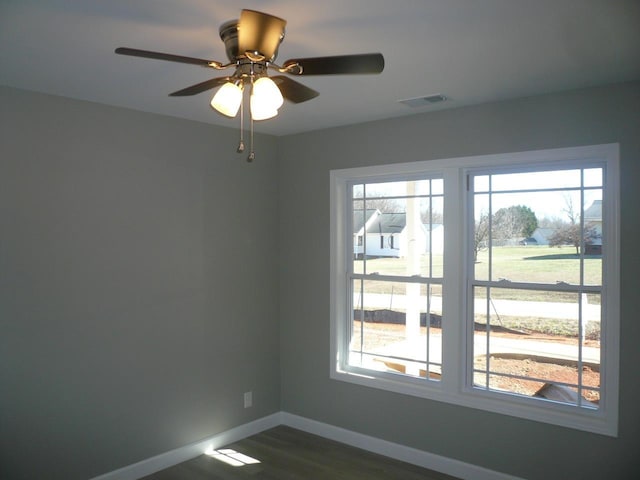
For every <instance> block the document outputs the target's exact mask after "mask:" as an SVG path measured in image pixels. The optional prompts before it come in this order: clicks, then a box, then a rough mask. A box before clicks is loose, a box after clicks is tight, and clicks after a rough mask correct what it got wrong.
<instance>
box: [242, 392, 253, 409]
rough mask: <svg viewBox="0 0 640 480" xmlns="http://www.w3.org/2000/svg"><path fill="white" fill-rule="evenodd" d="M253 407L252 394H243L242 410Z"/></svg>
mask: <svg viewBox="0 0 640 480" xmlns="http://www.w3.org/2000/svg"><path fill="white" fill-rule="evenodd" d="M252 406H253V392H244V408H249V407H252Z"/></svg>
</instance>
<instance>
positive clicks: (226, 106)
mask: <svg viewBox="0 0 640 480" xmlns="http://www.w3.org/2000/svg"><path fill="white" fill-rule="evenodd" d="M242 93H243V92H242V87H241V86H239V85H236V84H235V83H231V82H227V83H225V84H224V85H222V87H220V90H218V92H217V93H216V94H215V95H214V96H213V98H212V99H211V106H212V107H213V108H215V109H216V110H217V111H218V112H220V113H221V114H223V115H226V116H227V117H235V116H236V115H237V114H238V110H239V109H240V104H241V103H242Z"/></svg>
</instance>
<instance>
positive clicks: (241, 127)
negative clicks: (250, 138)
mask: <svg viewBox="0 0 640 480" xmlns="http://www.w3.org/2000/svg"><path fill="white" fill-rule="evenodd" d="M237 152H238V153H242V152H244V102H240V143H238V150H237Z"/></svg>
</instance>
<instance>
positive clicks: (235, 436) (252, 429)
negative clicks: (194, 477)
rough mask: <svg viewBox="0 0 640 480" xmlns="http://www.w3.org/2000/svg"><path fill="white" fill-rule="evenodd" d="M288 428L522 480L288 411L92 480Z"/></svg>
mask: <svg viewBox="0 0 640 480" xmlns="http://www.w3.org/2000/svg"><path fill="white" fill-rule="evenodd" d="M278 425H287V426H289V427H293V428H297V429H298V430H302V431H305V432H308V433H313V434H314V435H319V436H321V437H325V438H328V439H330V440H335V441H337V442H341V443H345V444H347V445H351V446H353V447H357V448H361V449H363V450H368V451H370V452H373V453H378V454H380V455H385V456H387V457H391V458H394V459H396V460H401V461H403V462H407V463H411V464H413V465H418V466H420V467H425V468H429V469H431V470H435V471H438V472H442V473H446V474H448V475H452V476H454V477H458V478H462V479H468V480H523V479H521V478H519V477H514V476H513V475H507V474H505V473H500V472H496V471H493V470H489V469H487V468H483V467H479V466H476V465H472V464H470V463H465V462H461V461H460V460H454V459H451V458H448V457H443V456H441V455H436V454H433V453H429V452H425V451H423V450H418V449H416V448H411V447H407V446H404V445H401V444H398V443H393V442H388V441H386V440H381V439H379V438H375V437H370V436H368V435H363V434H361V433H357V432H353V431H351V430H346V429H344V428H340V427H335V426H333V425H329V424H326V423H322V422H318V421H315V420H310V419H308V418H305V417H300V416H298V415H293V414H291V413H287V412H278V413H274V414H272V415H269V416H266V417H263V418H259V419H258V420H254V421H253V422H249V423H246V424H244V425H240V426H238V427H235V428H232V429H231V430H227V431H225V432H222V433H219V434H217V435H214V436H212V437H210V438H206V439H204V440H201V441H199V442H196V443H192V444H191V445H187V446H184V447H180V448H176V449H175V450H171V451H169V452H165V453H162V454H160V455H156V456H155V457H151V458H148V459H146V460H142V461H141V462H138V463H134V464H132V465H128V466H126V467H123V468H120V469H118V470H114V471H112V472H109V473H105V474H104V475H99V476H97V477H93V478H92V479H90V480H136V479H139V478H141V477H144V476H146V475H151V474H152V473H155V472H157V471H160V470H164V469H165V468H169V467H172V466H174V465H177V464H178V463H182V462H185V461H187V460H190V459H192V458H195V457H197V456H198V455H202V454H203V453H204V452H205V451H206V450H208V449H210V448H213V449H216V448H220V447H223V446H225V445H228V444H230V443H233V442H237V441H238V440H242V439H243V438H246V437H250V436H251V435H255V434H257V433H260V432H262V431H264V430H268V429H270V428H273V427H276V426H278Z"/></svg>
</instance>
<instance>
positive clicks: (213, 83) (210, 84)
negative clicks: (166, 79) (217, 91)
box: [169, 77, 229, 97]
mask: <svg viewBox="0 0 640 480" xmlns="http://www.w3.org/2000/svg"><path fill="white" fill-rule="evenodd" d="M228 81H229V77H219V78H212V79H211V80H206V81H204V82H202V83H197V84H195V85H191V86H190V87H187V88H183V89H182V90H178V91H177V92H173V93H170V94H169V96H170V97H187V96H189V95H195V94H197V93H202V92H206V91H207V90H211V89H212V88H215V87H217V86H219V85H222V84H223V83H227V82H228Z"/></svg>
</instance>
